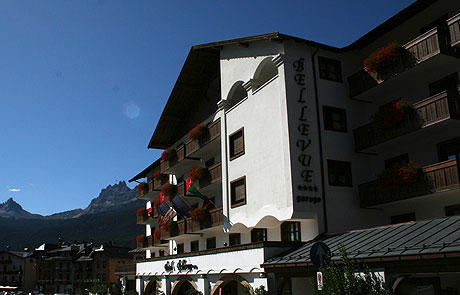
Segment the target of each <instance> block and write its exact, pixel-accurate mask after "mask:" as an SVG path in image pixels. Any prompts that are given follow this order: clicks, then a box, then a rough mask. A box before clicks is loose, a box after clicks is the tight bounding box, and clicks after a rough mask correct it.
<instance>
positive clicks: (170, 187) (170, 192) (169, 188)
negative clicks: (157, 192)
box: [161, 183, 177, 197]
mask: <svg viewBox="0 0 460 295" xmlns="http://www.w3.org/2000/svg"><path fill="white" fill-rule="evenodd" d="M161 192H162V193H163V194H164V195H165V197H174V196H175V195H176V193H177V186H176V185H174V184H171V183H165V184H164V185H163V186H162V187H161Z"/></svg>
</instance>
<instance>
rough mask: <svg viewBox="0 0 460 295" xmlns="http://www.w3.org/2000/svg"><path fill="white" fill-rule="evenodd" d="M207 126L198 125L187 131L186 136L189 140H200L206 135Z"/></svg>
mask: <svg viewBox="0 0 460 295" xmlns="http://www.w3.org/2000/svg"><path fill="white" fill-rule="evenodd" d="M208 132H209V130H208V126H206V125H205V124H204V123H200V124H198V125H196V126H195V128H193V129H192V130H190V131H189V133H188V136H189V137H190V139H191V140H200V139H202V138H203V137H205V136H206V135H207V134H208Z"/></svg>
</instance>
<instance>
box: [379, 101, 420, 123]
mask: <svg viewBox="0 0 460 295" xmlns="http://www.w3.org/2000/svg"><path fill="white" fill-rule="evenodd" d="M411 109H412V106H411V104H410V102H408V101H406V100H402V99H400V100H397V101H395V102H394V103H392V104H390V105H387V106H384V107H381V108H380V109H379V110H378V111H377V112H376V113H375V114H374V116H373V117H372V123H373V124H374V125H375V126H376V127H377V128H380V129H383V130H384V129H387V128H392V127H395V126H397V125H398V124H400V123H401V122H402V121H403V120H404V118H405V117H406V116H407V114H408V113H409V112H410V110H411Z"/></svg>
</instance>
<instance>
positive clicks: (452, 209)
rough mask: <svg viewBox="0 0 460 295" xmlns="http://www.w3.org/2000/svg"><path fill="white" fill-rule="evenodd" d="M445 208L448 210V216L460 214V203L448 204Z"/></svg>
mask: <svg viewBox="0 0 460 295" xmlns="http://www.w3.org/2000/svg"><path fill="white" fill-rule="evenodd" d="M445 210H446V216H454V215H460V204H458V205H452V206H447V207H446V208H445Z"/></svg>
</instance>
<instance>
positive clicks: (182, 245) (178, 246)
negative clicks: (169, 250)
mask: <svg viewBox="0 0 460 295" xmlns="http://www.w3.org/2000/svg"><path fill="white" fill-rule="evenodd" d="M184 252H185V251H184V244H177V254H181V253H184Z"/></svg>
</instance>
